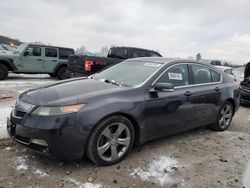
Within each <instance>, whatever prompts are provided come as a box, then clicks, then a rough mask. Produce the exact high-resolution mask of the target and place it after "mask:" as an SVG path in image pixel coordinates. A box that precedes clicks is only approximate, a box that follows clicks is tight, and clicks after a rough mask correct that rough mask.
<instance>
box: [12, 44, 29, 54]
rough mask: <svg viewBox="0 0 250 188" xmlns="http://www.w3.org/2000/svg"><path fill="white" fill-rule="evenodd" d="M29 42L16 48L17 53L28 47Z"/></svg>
mask: <svg viewBox="0 0 250 188" xmlns="http://www.w3.org/2000/svg"><path fill="white" fill-rule="evenodd" d="M26 46H27V44H21V45H20V46H18V47H17V49H16V50H15V53H22V52H23V50H24V49H25V48H26Z"/></svg>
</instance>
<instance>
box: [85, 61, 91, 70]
mask: <svg viewBox="0 0 250 188" xmlns="http://www.w3.org/2000/svg"><path fill="white" fill-rule="evenodd" d="M92 65H93V61H85V64H84V68H85V71H91V69H92Z"/></svg>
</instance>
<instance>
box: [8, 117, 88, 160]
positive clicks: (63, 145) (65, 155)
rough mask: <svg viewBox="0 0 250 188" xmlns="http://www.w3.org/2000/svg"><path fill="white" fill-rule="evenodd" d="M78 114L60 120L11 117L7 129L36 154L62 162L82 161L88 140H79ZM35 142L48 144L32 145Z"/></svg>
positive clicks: (82, 137)
mask: <svg viewBox="0 0 250 188" xmlns="http://www.w3.org/2000/svg"><path fill="white" fill-rule="evenodd" d="M76 117H77V114H76V113H71V114H66V115H60V116H43V117H42V116H33V117H32V116H31V115H29V114H27V115H26V116H24V117H23V118H18V117H16V116H15V115H14V114H13V113H11V116H10V119H8V121H7V129H8V132H9V134H10V135H11V136H13V137H14V139H15V140H16V141H17V142H18V143H20V144H22V145H25V146H26V147H28V148H31V149H33V150H35V151H37V152H42V153H46V154H50V155H52V156H54V157H55V158H57V159H60V160H74V159H80V158H82V157H83V155H84V147H85V142H86V137H84V136H82V135H81V136H80V135H79V131H78V128H77V126H76ZM32 139H38V140H42V141H45V143H47V145H46V144H37V143H32Z"/></svg>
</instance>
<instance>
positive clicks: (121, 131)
mask: <svg viewBox="0 0 250 188" xmlns="http://www.w3.org/2000/svg"><path fill="white" fill-rule="evenodd" d="M133 143H134V128H133V125H132V123H131V122H130V121H129V120H128V119H127V118H126V117H124V116H120V115H118V116H112V117H109V118H106V119H104V120H103V121H101V122H100V123H99V124H98V125H97V127H96V128H95V129H94V131H93V133H92V134H91V136H90V138H89V141H88V146H87V156H88V158H89V159H90V160H91V161H93V162H94V163H96V164H98V165H113V164H116V163H119V162H120V161H122V160H123V159H124V158H125V157H126V156H127V154H128V152H129V151H130V150H131V148H132V146H133Z"/></svg>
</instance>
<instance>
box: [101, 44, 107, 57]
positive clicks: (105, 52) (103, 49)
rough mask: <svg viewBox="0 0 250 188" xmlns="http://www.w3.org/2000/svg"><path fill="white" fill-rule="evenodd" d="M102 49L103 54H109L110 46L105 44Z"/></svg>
mask: <svg viewBox="0 0 250 188" xmlns="http://www.w3.org/2000/svg"><path fill="white" fill-rule="evenodd" d="M100 51H101V53H102V54H103V55H105V56H107V55H108V52H109V47H108V46H103V47H102V48H101V50H100Z"/></svg>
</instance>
